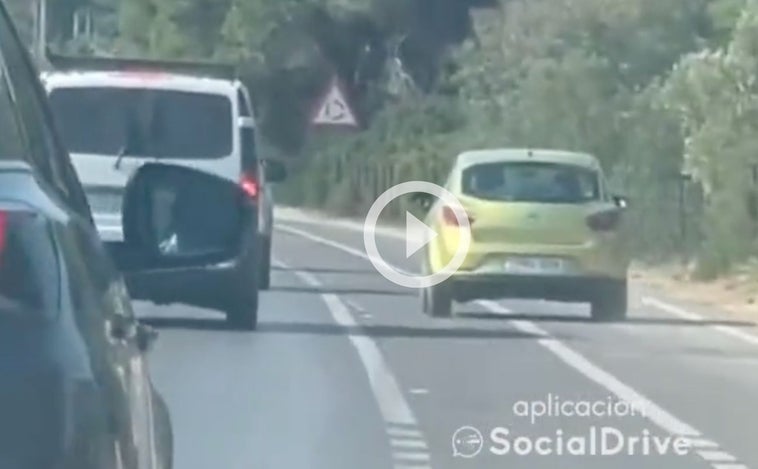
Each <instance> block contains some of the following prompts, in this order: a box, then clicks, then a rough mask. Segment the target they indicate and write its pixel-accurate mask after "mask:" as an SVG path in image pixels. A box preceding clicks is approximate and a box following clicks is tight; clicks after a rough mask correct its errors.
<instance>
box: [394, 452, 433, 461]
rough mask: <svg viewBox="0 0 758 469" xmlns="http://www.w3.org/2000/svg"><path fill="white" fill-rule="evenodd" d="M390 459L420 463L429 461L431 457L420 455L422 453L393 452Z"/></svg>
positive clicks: (427, 454) (424, 454)
mask: <svg viewBox="0 0 758 469" xmlns="http://www.w3.org/2000/svg"><path fill="white" fill-rule="evenodd" d="M392 458H393V459H396V460H398V461H406V462H407V461H415V462H421V461H429V460H430V459H431V456H429V453H422V452H410V451H394V452H393V453H392Z"/></svg>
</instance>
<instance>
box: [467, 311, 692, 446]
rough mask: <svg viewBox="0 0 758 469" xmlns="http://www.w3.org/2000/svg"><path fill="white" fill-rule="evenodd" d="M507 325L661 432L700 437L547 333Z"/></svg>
mask: <svg viewBox="0 0 758 469" xmlns="http://www.w3.org/2000/svg"><path fill="white" fill-rule="evenodd" d="M479 304H481V305H482V306H484V307H485V308H487V309H489V310H490V311H492V312H494V313H498V314H510V313H512V311H511V310H509V309H508V308H506V307H504V306H502V305H500V304H499V303H496V302H494V301H480V302H479ZM510 323H511V324H512V325H513V326H514V327H515V328H516V329H518V330H520V331H521V332H524V333H527V334H532V335H542V336H544V337H546V338H544V339H539V340H538V343H539V344H540V345H542V346H543V347H545V348H546V349H548V350H549V351H551V352H552V353H553V355H555V356H556V357H557V358H559V359H560V360H561V361H563V362H564V363H565V364H567V365H569V366H570V367H571V368H573V369H575V370H576V371H578V372H579V373H581V374H582V375H584V376H585V377H587V378H589V379H590V380H591V381H594V382H595V383H597V384H599V385H600V386H602V387H604V388H605V389H607V390H608V391H610V392H611V393H613V394H614V395H615V396H616V397H618V398H619V399H621V400H623V401H626V402H634V403H635V404H637V403H639V405H640V406H641V407H642V408H643V409H644V410H645V414H646V416H647V418H648V419H650V420H651V421H652V422H653V423H655V424H656V425H658V426H659V427H661V428H663V429H664V430H666V431H668V432H670V433H672V434H674V435H680V436H688V437H700V436H701V435H702V434H701V433H700V432H699V431H697V430H695V429H694V428H692V427H691V426H689V425H687V424H686V423H684V422H682V421H681V420H679V419H677V418H676V417H674V416H673V415H671V414H670V413H669V412H667V411H666V410H664V409H663V408H662V407H660V406H658V405H657V404H655V403H654V402H653V401H651V400H650V399H648V398H647V397H645V396H643V395H642V394H640V393H639V392H637V391H635V390H634V389H632V388H631V387H630V386H628V385H626V384H624V383H622V382H621V381H620V380H618V379H617V378H616V377H615V376H613V375H612V374H610V373H608V372H607V371H605V370H603V369H601V368H599V367H598V366H596V365H594V364H593V363H592V362H590V361H589V360H588V359H586V358H585V357H584V356H582V355H581V354H579V353H577V352H576V351H574V350H573V349H571V348H570V347H568V346H566V345H565V344H564V343H563V342H561V341H560V340H558V339H555V338H553V337H551V336H550V334H549V333H548V332H547V331H545V330H544V329H542V328H541V327H539V326H538V325H536V324H534V323H533V322H530V321H521V320H518V321H510Z"/></svg>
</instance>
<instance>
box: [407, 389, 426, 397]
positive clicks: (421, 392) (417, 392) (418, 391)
mask: <svg viewBox="0 0 758 469" xmlns="http://www.w3.org/2000/svg"><path fill="white" fill-rule="evenodd" d="M408 392H409V393H411V394H415V395H417V396H421V395H426V394H429V390H428V389H426V388H411V389H410V390H409V391H408Z"/></svg>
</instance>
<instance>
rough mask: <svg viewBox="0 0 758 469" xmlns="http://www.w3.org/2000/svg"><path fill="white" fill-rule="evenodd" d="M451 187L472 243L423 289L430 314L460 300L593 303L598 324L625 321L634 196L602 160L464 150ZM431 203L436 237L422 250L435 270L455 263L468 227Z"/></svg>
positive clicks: (446, 312) (427, 267)
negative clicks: (449, 271)
mask: <svg viewBox="0 0 758 469" xmlns="http://www.w3.org/2000/svg"><path fill="white" fill-rule="evenodd" d="M445 188H446V189H447V190H448V191H450V192H451V193H452V194H453V195H455V196H456V198H457V199H458V200H459V202H460V204H461V206H462V207H463V209H464V210H465V216H467V217H468V220H469V224H470V225H469V230H470V231H469V233H470V239H471V243H470V246H469V249H468V252H467V253H466V255H465V257H464V258H463V264H462V265H461V266H460V268H458V269H457V270H456V271H455V273H454V274H453V275H452V276H451V277H450V278H448V279H447V280H445V281H444V282H442V283H439V284H437V285H433V286H430V287H427V288H425V289H424V290H423V291H422V303H423V309H424V312H425V313H427V314H429V315H431V316H435V317H447V316H450V315H451V314H452V313H453V302H454V301H461V302H463V301H471V300H475V299H496V298H498V299H499V298H534V299H546V300H554V301H570V302H588V303H590V304H591V311H592V313H591V314H592V318H593V319H595V320H599V321H614V320H623V319H624V318H625V317H626V310H627V269H628V265H629V260H628V258H627V256H626V255H625V253H624V251H625V250H624V249H623V246H622V244H621V239H620V236H619V229H620V226H621V222H622V220H623V218H624V217H623V213H624V210H625V207H626V200H625V199H624V198H623V197H620V196H613V195H611V194H609V192H608V188H607V183H606V178H605V176H604V174H603V171H602V169H601V167H600V164H599V162H598V160H597V159H596V158H595V157H594V156H592V155H588V154H582V153H573V152H565V151H555V150H530V149H492V150H478V151H470V152H465V153H462V154H461V155H459V156H458V158H457V160H456V162H455V164H454V166H453V169H452V171H451V173H450V176H449V178H448V181H447V183H446V185H445ZM423 199H424V198H423V197H422V200H423ZM426 200H427V202H428V203H429V205H431V207H429V212H428V213H427V216H426V220H425V223H426V224H427V225H428V226H429V227H431V228H432V229H433V230H434V232H435V233H437V236H436V237H435V238H433V239H432V240H431V242H429V244H427V245H426V246H425V248H424V249H425V251H424V253H423V262H422V263H423V266H422V271H423V272H424V273H425V274H427V275H429V274H434V273H437V272H440V271H442V270H444V269H445V267H446V266H447V265H448V263H449V262H450V261H451V260H452V259H453V257H454V254H455V251H456V248H457V247H458V243H459V242H460V241H461V233H460V231H461V230H462V229H463V228H462V227H460V226H459V223H458V220H457V219H456V218H455V216H454V212H453V210H451V208H450V207H449V206H446V205H445V203H444V202H443V201H441V200H438V201H436V202H434V203H433V204H432V203H431V202H430V200H429V199H426ZM464 224H465V223H464Z"/></svg>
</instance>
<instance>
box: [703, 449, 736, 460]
mask: <svg viewBox="0 0 758 469" xmlns="http://www.w3.org/2000/svg"><path fill="white" fill-rule="evenodd" d="M697 453H698V454H699V455H700V457H701V458H703V459H705V460H706V461H711V462H730V463H733V462H736V461H737V458H735V457H734V456H732V455H731V454H729V453H725V452H723V451H718V450H702V451H698V452H697Z"/></svg>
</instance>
